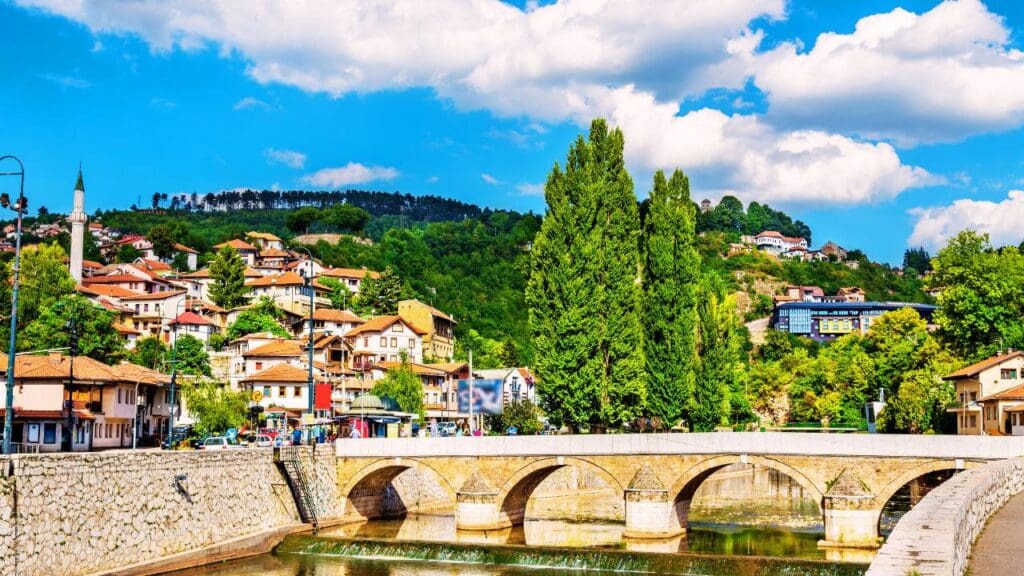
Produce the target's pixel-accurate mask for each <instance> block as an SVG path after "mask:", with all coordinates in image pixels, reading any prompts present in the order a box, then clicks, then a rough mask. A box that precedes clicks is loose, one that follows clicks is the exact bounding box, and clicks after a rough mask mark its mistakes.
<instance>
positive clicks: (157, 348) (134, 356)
mask: <svg viewBox="0 0 1024 576" xmlns="http://www.w3.org/2000/svg"><path fill="white" fill-rule="evenodd" d="M169 350H170V349H169V348H168V347H167V345H166V344H164V343H163V342H161V341H160V339H159V338H154V337H152V336H148V337H146V338H140V339H139V340H138V341H136V342H135V348H134V349H132V350H131V351H130V352H129V353H128V359H129V361H130V362H132V363H133V364H138V365H139V366H145V367H146V368H152V369H153V370H161V371H163V370H165V369H166V368H167V367H166V366H165V364H166V362H167V353H168V352H169Z"/></svg>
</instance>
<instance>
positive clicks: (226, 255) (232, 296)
mask: <svg viewBox="0 0 1024 576" xmlns="http://www.w3.org/2000/svg"><path fill="white" fill-rule="evenodd" d="M210 278H212V279H213V283H212V284H210V299H211V300H213V303H214V304H216V305H217V306H220V307H221V308H227V309H229V310H230V309H231V308H235V307H237V306H241V305H243V304H245V303H246V302H247V300H246V298H245V295H246V294H247V293H248V292H249V288H248V287H247V286H246V285H245V261H244V260H242V257H241V256H239V255H238V252H237V251H236V250H235V249H234V248H232V247H231V246H225V247H223V248H221V249H220V252H218V253H217V257H216V258H214V260H213V262H211V263H210Z"/></svg>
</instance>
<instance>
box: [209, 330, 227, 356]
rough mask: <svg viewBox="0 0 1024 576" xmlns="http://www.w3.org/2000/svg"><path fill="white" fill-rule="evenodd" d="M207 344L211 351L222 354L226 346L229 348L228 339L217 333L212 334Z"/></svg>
mask: <svg viewBox="0 0 1024 576" xmlns="http://www.w3.org/2000/svg"><path fill="white" fill-rule="evenodd" d="M206 343H207V344H208V345H209V346H210V350H213V351H215V352H220V351H221V350H223V349H224V347H225V346H227V344H228V337H227V336H225V335H223V334H221V333H220V332H215V333H213V334H210V337H209V338H208V339H207V342H206Z"/></svg>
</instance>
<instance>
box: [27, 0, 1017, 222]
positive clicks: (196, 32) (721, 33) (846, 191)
mask: <svg viewBox="0 0 1024 576" xmlns="http://www.w3.org/2000/svg"><path fill="white" fill-rule="evenodd" d="M19 1H20V2H21V3H23V4H29V5H34V6H39V7H43V8H44V9H46V10H49V11H51V12H56V13H60V14H63V15H65V16H67V17H69V18H73V19H75V20H77V21H80V22H83V23H85V24H86V25H87V26H88V27H90V28H91V29H92V30H93V31H94V32H96V33H114V34H120V33H135V34H138V35H140V36H142V37H143V38H144V39H145V40H146V41H147V42H149V43H150V45H151V46H152V47H153V49H154V50H158V51H160V50H171V49H174V48H181V49H191V48H194V47H195V46H198V45H202V44H204V43H209V44H214V45H217V46H219V49H220V50H221V52H222V53H224V54H239V55H241V56H242V57H243V58H245V59H247V60H248V62H249V66H248V69H247V72H248V74H249V75H250V76H252V77H253V78H255V79H256V80H257V81H259V82H262V83H281V84H286V85H290V86H295V87H298V88H300V89H302V90H306V91H311V92H324V93H327V94H330V95H333V96H341V95H344V94H347V93H351V92H359V93H365V92H374V91H380V90H391V89H399V90H400V89H405V88H409V87H429V88H432V89H433V90H434V91H435V93H436V94H438V96H439V97H441V98H443V99H446V100H450V101H452V102H453V103H454V104H455V105H456V107H458V108H459V109H486V110H489V111H491V112H493V113H494V114H496V115H497V116H505V117H516V118H523V119H525V120H526V122H527V123H526V124H525V126H527V129H526V130H522V131H519V132H517V133H516V134H515V135H512V134H509V135H507V136H509V137H512V141H516V139H518V140H519V141H524V142H525V141H528V140H529V139H528V138H527V135H528V134H529V133H530V132H534V133H536V134H542V133H543V130H544V128H543V125H544V124H545V123H562V122H565V121H567V120H568V121H572V122H574V123H576V124H577V125H578V126H580V127H585V126H586V125H587V124H589V122H590V120H591V119H592V118H594V117H596V116H605V117H607V118H609V120H610V121H611V122H612V123H614V124H616V125H618V126H620V127H621V128H622V129H623V130H624V131H625V133H626V141H627V144H626V152H627V157H628V160H629V162H630V165H631V166H630V167H631V168H634V169H641V170H647V169H654V168H674V167H677V166H678V167H681V168H683V169H684V170H686V171H687V172H689V173H691V175H692V176H694V183H695V185H697V186H700V187H701V188H703V189H704V190H707V191H708V193H709V194H714V193H715V192H719V193H724V192H730V193H735V194H741V195H743V196H744V198H745V199H753V198H757V199H761V200H771V201H783V202H785V201H794V202H795V201H800V202H821V203H825V202H841V203H856V202H865V201H878V200H884V199H888V198H891V197H893V196H895V195H897V194H899V193H900V192H902V191H903V190H905V189H907V188H910V187H914V186H923V185H928V184H934V183H936V182H938V181H939V180H940V179H939V178H937V177H935V176H932V175H931V174H929V173H928V172H926V171H925V170H923V169H921V168H917V167H913V166H907V165H904V164H903V163H902V162H901V160H900V158H899V156H898V154H897V153H896V151H895V149H894V148H893V147H892V146H890V145H888V144H884V143H872V142H865V141H862V140H857V139H853V138H849V137H846V136H843V135H839V134H835V133H831V132H829V131H827V130H821V129H814V130H805V129H802V130H794V131H785V130H780V129H778V128H776V127H774V126H773V125H772V124H770V123H769V118H766V117H763V116H758V115H738V114H737V115H731V116H730V115H726V114H723V113H722V112H720V111H717V110H712V109H704V110H697V111H693V112H689V113H687V114H686V115H684V116H679V115H678V110H679V102H680V100H681V99H682V98H685V97H691V96H696V95H700V94H702V93H703V92H704V91H705V90H707V89H709V88H725V89H729V88H741V87H743V85H744V83H745V82H746V81H747V80H748V78H749V77H750V75H751V74H753V73H754V72H755V68H754V66H755V65H759V66H765V67H768V66H769V65H771V64H773V63H775V62H776V61H779V62H781V61H782V60H784V57H785V56H787V53H786V47H787V46H788V45H784V46H783V47H782V48H780V49H778V50H773V51H771V52H769V53H768V54H764V55H758V54H757V53H756V50H757V49H758V47H759V46H760V44H761V42H762V39H763V37H764V33H763V32H761V31H759V30H755V29H752V28H751V27H750V26H751V22H753V21H754V20H756V19H758V18H764V17H766V18H769V19H772V18H782V17H784V15H785V4H784V1H783V0H767V1H763V0H635V1H633V2H617V1H611V0H601V1H597V0H561V1H560V2H556V3H554V4H547V5H543V6H541V5H538V6H536V7H532V8H531V9H530V10H527V11H523V10H520V9H518V8H516V7H514V6H511V5H509V4H506V3H504V2H501V1H499V0H444V1H442V0H437V1H436V2H429V3H425V2H419V1H416V0H396V1H394V2H390V3H386V4H376V3H372V2H360V3H343V2H323V3H322V4H320V5H319V6H318V7H317V9H310V7H309V6H308V5H300V4H296V3H293V2H287V1H278V2H270V1H268V2H263V3H245V4H238V3H236V2H233V1H231V0H219V1H218V0H202V1H200V0H191V1H183V2H181V3H174V4H173V5H171V4H165V3H156V2H153V3H148V4H142V5H139V4H117V3H114V4H110V3H107V2H103V1H101V0H78V1H77V2H74V3H67V2H65V1H63V0H19ZM338 30H346V33H345V34H339V33H338ZM981 31H983V30H981ZM981 31H979V32H978V33H981ZM967 35H968V36H970V35H971V34H967ZM959 37H960V36H955V35H954V39H955V38H959ZM395 38H401V39H402V41H401V42H396V41H395ZM908 42H909V41H908ZM819 43H820V40H819ZM908 45H910V46H913V45H914V44H913V43H910V44H908ZM956 45H957V46H962V45H963V42H959V41H958V43H957V44H956ZM939 49H940V48H934V50H939ZM906 50H909V48H906ZM791 51H793V52H795V48H792V50H791ZM769 71H770V69H769ZM765 78H766V79H767V80H765V81H766V82H768V81H769V80H770V79H771V75H770V74H769V73H767V72H766V75H765ZM758 79H759V80H760V79H761V76H758ZM936 91H941V90H939V89H936ZM1021 93H1022V94H1024V90H1022V91H1021ZM773 96H774V94H773ZM250 100H251V101H253V102H252V104H253V105H257V104H255V102H258V101H256V99H254V98H251V97H250V98H247V99H245V100H243V101H241V102H239V104H238V105H236V109H237V108H239V107H240V106H241V105H243V103H246V104H245V106H242V107H248V106H249V104H248V102H249V101H250ZM264 104H265V103H264ZM533 126H536V128H533ZM332 170H343V169H332ZM317 174H319V173H317ZM313 176H316V175H313ZM481 177H482V178H484V176H481ZM491 178H492V179H493V177H491ZM484 180H485V181H488V180H487V178H484ZM497 182H498V181H497V179H494V182H490V183H497ZM644 187H645V186H644V184H638V186H637V188H638V190H639V189H642V188H644Z"/></svg>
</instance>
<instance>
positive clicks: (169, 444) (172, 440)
mask: <svg viewBox="0 0 1024 576" xmlns="http://www.w3.org/2000/svg"><path fill="white" fill-rule="evenodd" d="M195 438H196V437H195V434H194V433H193V431H192V427H191V426H175V427H174V431H173V432H172V433H171V435H170V436H168V437H167V438H166V439H165V440H164V441H163V443H162V444H160V447H161V448H163V449H164V450H171V449H173V448H175V447H177V446H178V445H180V444H181V443H182V442H184V441H185V440H192V441H193V444H195Z"/></svg>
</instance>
